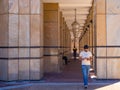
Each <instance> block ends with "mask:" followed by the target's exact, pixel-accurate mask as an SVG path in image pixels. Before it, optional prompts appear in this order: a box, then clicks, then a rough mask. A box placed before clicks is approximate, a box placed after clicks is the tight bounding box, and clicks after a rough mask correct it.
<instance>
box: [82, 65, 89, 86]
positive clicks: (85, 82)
mask: <svg viewBox="0 0 120 90" xmlns="http://www.w3.org/2000/svg"><path fill="white" fill-rule="evenodd" d="M82 74H83V81H84V86H85V85H88V81H87V80H88V79H87V68H86V65H82Z"/></svg>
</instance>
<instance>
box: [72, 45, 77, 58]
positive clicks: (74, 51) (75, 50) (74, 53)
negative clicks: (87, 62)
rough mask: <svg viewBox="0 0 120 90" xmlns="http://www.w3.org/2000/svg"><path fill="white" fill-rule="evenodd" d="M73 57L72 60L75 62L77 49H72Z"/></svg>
mask: <svg viewBox="0 0 120 90" xmlns="http://www.w3.org/2000/svg"><path fill="white" fill-rule="evenodd" d="M73 56H74V60H76V56H77V48H75V47H74V48H73Z"/></svg>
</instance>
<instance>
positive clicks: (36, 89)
mask: <svg viewBox="0 0 120 90" xmlns="http://www.w3.org/2000/svg"><path fill="white" fill-rule="evenodd" d="M0 90H84V87H83V82H82V74H81V69H80V62H79V61H78V60H76V61H74V60H71V61H70V62H69V63H68V65H66V66H65V67H64V69H63V71H62V72H60V73H59V74H56V73H51V74H50V73H49V74H45V76H44V78H43V79H42V80H40V81H14V82H0ZM87 90H120V82H119V80H97V79H91V78H89V87H88V89H87Z"/></svg>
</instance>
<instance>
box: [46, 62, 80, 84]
mask: <svg viewBox="0 0 120 90" xmlns="http://www.w3.org/2000/svg"><path fill="white" fill-rule="evenodd" d="M80 65H81V64H80V61H78V60H76V61H75V60H69V62H68V65H66V66H64V68H63V71H61V72H60V73H58V74H55V73H51V74H45V76H44V80H45V81H46V82H82V74H81V66H80Z"/></svg>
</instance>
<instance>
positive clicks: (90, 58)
mask: <svg viewBox="0 0 120 90" xmlns="http://www.w3.org/2000/svg"><path fill="white" fill-rule="evenodd" d="M87 60H90V61H92V53H91V52H90V57H89V58H87Z"/></svg>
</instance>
